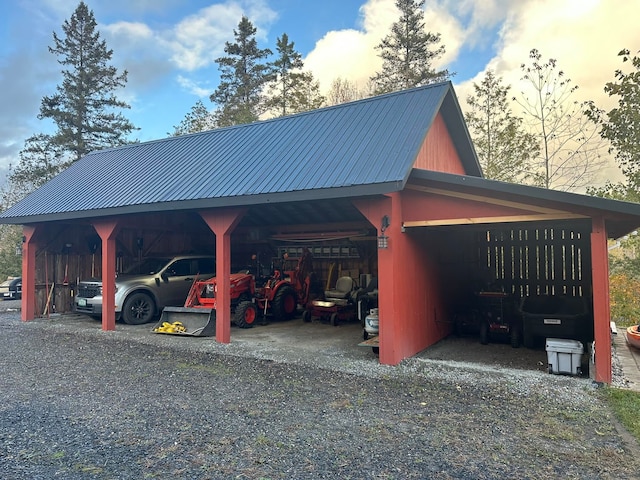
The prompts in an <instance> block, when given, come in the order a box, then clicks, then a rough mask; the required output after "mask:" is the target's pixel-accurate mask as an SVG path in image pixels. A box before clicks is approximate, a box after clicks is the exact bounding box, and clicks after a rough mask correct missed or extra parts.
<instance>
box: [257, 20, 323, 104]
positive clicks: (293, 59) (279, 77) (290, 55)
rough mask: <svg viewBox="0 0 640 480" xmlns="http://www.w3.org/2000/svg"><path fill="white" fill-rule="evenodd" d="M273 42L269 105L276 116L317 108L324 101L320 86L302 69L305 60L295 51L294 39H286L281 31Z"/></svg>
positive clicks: (285, 35)
mask: <svg viewBox="0 0 640 480" xmlns="http://www.w3.org/2000/svg"><path fill="white" fill-rule="evenodd" d="M276 45H277V46H276V51H277V52H278V58H277V59H276V60H275V61H274V62H273V64H272V67H273V77H272V79H271V81H270V82H269V86H270V97H269V100H268V101H267V106H268V108H270V109H271V110H273V111H274V112H275V113H276V116H284V115H288V114H291V113H299V112H305V111H308V110H313V109H316V108H320V107H321V106H322V105H323V104H324V101H325V99H324V97H323V96H322V95H321V94H320V85H319V83H318V82H317V81H315V80H314V78H313V75H312V74H311V73H310V72H304V71H302V68H303V67H304V62H303V61H302V55H300V53H299V52H297V51H296V50H295V48H294V47H295V45H294V42H289V37H288V36H287V34H286V33H283V34H282V36H281V37H280V38H278V39H277V42H276Z"/></svg>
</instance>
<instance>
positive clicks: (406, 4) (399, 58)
mask: <svg viewBox="0 0 640 480" xmlns="http://www.w3.org/2000/svg"><path fill="white" fill-rule="evenodd" d="M424 3H425V0H418V1H415V0H396V3H395V5H396V8H397V9H398V10H400V18H399V19H398V21H396V22H395V23H394V24H393V25H392V26H391V33H390V34H389V35H387V36H386V37H385V38H384V39H383V40H382V42H381V43H380V44H379V45H377V46H376V49H377V50H379V51H380V53H379V55H378V56H379V57H380V58H382V70H381V71H380V72H378V73H376V74H375V75H374V76H373V77H371V80H372V81H373V82H374V84H375V93H376V94H381V93H387V92H393V91H397V90H404V89H407V88H412V87H417V86H420V85H427V84H430V83H435V82H440V81H444V80H447V79H448V78H449V77H450V74H449V72H448V70H440V71H436V70H435V68H434V67H433V62H434V61H435V60H437V59H438V58H440V57H441V56H442V55H443V54H444V53H445V48H444V45H439V44H440V34H439V33H431V32H427V31H425V22H424Z"/></svg>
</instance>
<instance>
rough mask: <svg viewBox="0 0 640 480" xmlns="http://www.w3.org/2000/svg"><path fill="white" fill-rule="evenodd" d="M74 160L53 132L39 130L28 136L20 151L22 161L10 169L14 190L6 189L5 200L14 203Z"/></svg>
mask: <svg viewBox="0 0 640 480" xmlns="http://www.w3.org/2000/svg"><path fill="white" fill-rule="evenodd" d="M72 161H73V160H71V159H70V158H69V156H68V155H67V156H66V157H65V151H64V148H63V147H62V146H61V145H59V144H58V143H56V141H55V138H54V137H52V136H51V135H45V134H43V133H40V134H36V135H33V136H31V137H29V138H28V139H27V140H26V141H25V146H24V148H23V149H22V150H21V151H20V162H19V163H18V165H17V166H16V167H14V168H12V169H11V173H10V175H9V181H10V187H11V189H10V190H8V191H6V192H5V194H4V198H3V203H4V204H5V206H6V207H9V206H11V205H12V204H13V203H15V202H16V201H18V200H20V199H21V198H23V197H25V196H26V195H27V194H28V193H30V192H32V191H33V190H35V189H36V188H38V187H40V186H41V185H44V184H45V183H46V182H48V181H49V180H51V179H52V178H53V177H55V176H56V175H57V174H58V173H60V171H62V170H63V169H65V168H66V167H68V166H69V165H70V164H71V163H72Z"/></svg>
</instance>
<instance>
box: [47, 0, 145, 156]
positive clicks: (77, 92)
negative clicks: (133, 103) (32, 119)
mask: <svg viewBox="0 0 640 480" xmlns="http://www.w3.org/2000/svg"><path fill="white" fill-rule="evenodd" d="M96 25H97V24H96V20H95V18H94V16H93V11H90V10H89V9H88V8H87V5H86V4H85V3H84V2H82V1H81V2H80V3H79V5H78V7H77V8H76V10H75V11H74V12H73V14H72V15H71V19H70V20H65V22H64V24H63V26H62V29H63V31H64V35H65V36H64V38H60V37H59V36H58V35H57V34H56V33H55V32H54V33H53V41H54V46H53V47H49V51H50V52H51V53H53V54H54V55H56V56H57V57H58V63H60V64H61V65H62V66H63V70H62V77H63V81H62V84H61V85H58V87H57V93H56V94H54V95H52V96H50V97H44V98H43V99H42V103H41V105H40V115H39V118H40V119H43V118H48V119H51V120H52V121H53V122H54V123H55V125H56V127H57V131H56V133H55V134H54V135H53V136H52V137H51V142H52V143H53V144H55V145H57V146H59V147H60V148H61V149H62V150H63V151H65V152H68V153H69V154H70V155H71V156H72V157H73V159H74V160H77V159H79V158H81V157H83V156H84V155H86V154H87V153H89V152H91V151H93V150H98V149H102V148H106V147H113V146H117V145H122V144H124V143H126V142H127V140H126V138H125V137H126V135H128V134H129V133H131V132H132V131H133V130H134V129H135V127H134V126H133V125H132V124H131V123H130V122H129V121H128V120H127V119H126V118H125V117H124V116H123V115H122V114H121V113H119V112H118V111H119V110H121V109H125V108H129V105H127V104H126V103H125V102H122V101H120V100H118V99H117V98H116V96H115V93H114V92H115V91H116V90H117V89H119V88H123V87H124V86H125V84H126V82H127V72H126V71H124V72H123V73H122V74H120V75H118V72H117V69H116V68H115V67H113V66H111V65H109V61H110V60H111V57H112V55H113V50H109V49H107V45H106V42H105V41H104V40H101V39H100V33H99V32H98V31H97V30H96Z"/></svg>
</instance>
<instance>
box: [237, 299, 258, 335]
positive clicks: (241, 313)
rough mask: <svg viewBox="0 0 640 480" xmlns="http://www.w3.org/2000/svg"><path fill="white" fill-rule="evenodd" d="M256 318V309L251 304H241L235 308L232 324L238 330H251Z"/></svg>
mask: <svg viewBox="0 0 640 480" xmlns="http://www.w3.org/2000/svg"><path fill="white" fill-rule="evenodd" d="M257 318H258V309H257V307H256V305H255V304H254V303H253V302H246V301H245V302H242V303H240V304H239V305H238V306H237V307H236V312H235V314H234V316H233V323H235V324H236V325H237V326H238V327H240V328H251V327H253V324H254V323H255V321H256V319H257Z"/></svg>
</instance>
